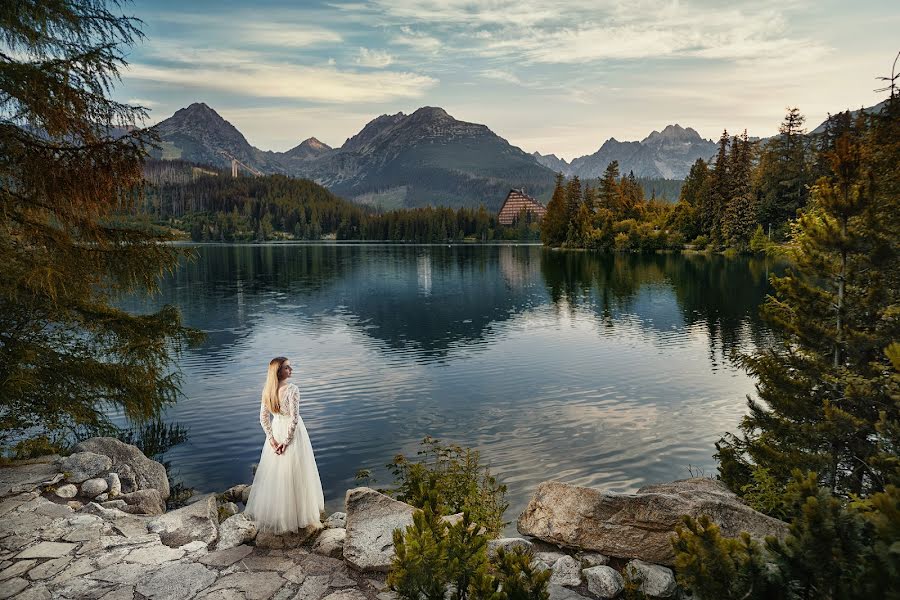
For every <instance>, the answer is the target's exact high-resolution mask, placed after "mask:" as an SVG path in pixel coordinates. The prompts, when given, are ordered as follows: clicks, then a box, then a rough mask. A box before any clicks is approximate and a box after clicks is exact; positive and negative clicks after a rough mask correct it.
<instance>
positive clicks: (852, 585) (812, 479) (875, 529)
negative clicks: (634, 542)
mask: <svg viewBox="0 0 900 600" xmlns="http://www.w3.org/2000/svg"><path fill="white" fill-rule="evenodd" d="M794 475H795V477H796V478H795V479H794V480H793V481H792V482H791V483H790V484H789V485H788V487H787V490H786V493H785V502H786V504H787V505H788V506H789V510H790V512H791V516H792V522H791V525H790V528H789V532H788V535H787V536H786V537H785V538H784V539H783V540H778V539H776V538H768V539H767V540H766V542H765V544H760V543H759V542H756V541H754V540H752V539H750V536H749V535H747V534H746V533H743V534H742V535H741V537H740V538H738V539H733V538H725V537H722V535H721V534H720V532H719V528H718V527H717V526H716V525H715V524H714V523H712V522H711V521H710V520H709V519H708V518H707V517H700V518H699V519H693V518H691V517H685V518H684V521H683V525H682V526H681V527H679V528H678V530H677V533H676V537H675V538H674V540H673V547H674V549H675V564H676V568H677V572H678V582H679V584H680V585H681V586H682V587H683V588H685V589H686V590H689V591H690V592H692V593H693V594H694V596H695V597H697V598H698V599H699V600H712V599H716V600H720V599H725V600H727V599H732V598H733V599H747V600H765V599H770V598H771V599H776V600H781V599H783V600H807V599H811V598H816V599H823V600H832V599H833V600H837V599H843V600H864V599H868V598H885V599H888V598H893V599H896V598H900V587H898V583H900V570H898V568H900V553H898V552H897V548H896V544H897V540H898V539H900V538H898V537H897V534H898V532H900V490H898V489H897V488H895V487H893V486H889V487H888V489H887V490H886V491H885V492H882V493H878V494H875V495H874V496H872V497H871V498H870V499H869V500H867V501H864V502H856V503H847V502H843V501H842V500H841V499H840V498H837V497H835V496H834V495H832V493H831V491H830V490H828V489H826V488H822V487H818V485H817V482H816V479H817V478H816V475H815V474H809V475H807V476H801V475H800V472H799V471H795V473H794ZM892 546H893V549H892Z"/></svg>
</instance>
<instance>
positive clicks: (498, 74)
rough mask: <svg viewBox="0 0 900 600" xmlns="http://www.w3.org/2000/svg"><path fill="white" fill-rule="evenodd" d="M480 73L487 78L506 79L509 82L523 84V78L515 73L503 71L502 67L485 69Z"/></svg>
mask: <svg viewBox="0 0 900 600" xmlns="http://www.w3.org/2000/svg"><path fill="white" fill-rule="evenodd" d="M479 75H480V76H482V77H484V78H486V79H495V80H497V81H505V82H507V83H514V84H516V85H523V82H522V80H521V79H519V78H518V77H516V75H515V74H514V73H510V72H508V71H503V70H501V69H485V70H483V71H481V72H480V73H479Z"/></svg>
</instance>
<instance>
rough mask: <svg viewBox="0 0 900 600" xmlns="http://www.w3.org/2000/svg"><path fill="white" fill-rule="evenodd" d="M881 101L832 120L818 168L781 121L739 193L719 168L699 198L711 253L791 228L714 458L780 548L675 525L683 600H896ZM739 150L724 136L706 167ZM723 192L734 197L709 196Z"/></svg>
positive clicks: (896, 425)
mask: <svg viewBox="0 0 900 600" xmlns="http://www.w3.org/2000/svg"><path fill="white" fill-rule="evenodd" d="M890 89H891V92H892V94H891V98H890V100H889V101H888V102H887V104H886V106H885V108H884V109H883V110H882V111H881V112H880V113H879V114H874V115H865V114H862V115H859V116H857V117H855V118H853V117H851V116H850V115H848V114H845V115H838V116H837V117H835V118H832V119H829V125H828V128H827V129H826V133H825V135H824V136H822V138H819V139H818V141H817V142H816V143H817V144H818V153H817V154H814V155H808V154H806V152H807V150H806V149H804V148H806V147H807V144H806V143H805V142H803V140H802V139H801V138H799V136H795V135H794V133H793V132H796V131H797V127H798V123H800V122H802V120H801V119H800V118H799V117H798V115H797V114H796V112H795V111H791V112H790V113H789V114H788V118H787V119H786V120H785V124H784V126H783V127H782V135H781V136H780V138H779V139H777V140H775V141H773V142H772V143H770V144H769V145H768V146H767V147H766V148H764V149H763V150H762V151H761V157H760V160H759V162H758V164H757V165H756V167H755V170H754V173H753V176H752V177H751V179H750V182H749V184H748V183H747V181H746V179H744V180H743V181H740V179H741V178H742V177H745V174H744V173H743V172H742V171H741V168H740V166H739V165H740V162H739V161H737V160H734V161H733V162H732V161H728V159H727V158H726V159H724V160H725V161H726V162H727V163H728V164H731V165H733V166H732V167H731V168H730V169H724V170H722V169H718V172H717V169H716V168H713V169H712V170H710V171H709V172H707V174H706V175H705V177H706V179H705V180H703V181H707V182H710V185H709V186H708V187H709V192H708V193H706V192H703V191H702V188H703V187H704V186H706V183H703V184H701V185H700V186H695V189H696V188H697V187H699V188H700V189H701V191H700V192H698V193H697V195H696V196H694V197H695V198H700V199H702V201H700V202H698V204H697V208H698V213H699V215H700V216H701V217H702V218H703V219H704V224H703V226H704V227H707V228H709V229H706V230H705V232H708V233H709V234H710V235H712V236H716V235H719V236H721V238H720V239H722V240H729V239H734V238H733V236H734V235H736V234H735V233H734V232H735V231H738V232H746V231H747V230H748V229H749V225H747V224H744V223H743V219H744V218H745V217H747V215H752V216H755V217H756V221H754V223H755V224H756V225H757V226H759V225H761V224H762V223H763V222H764V221H760V219H766V220H771V222H773V224H774V227H775V228H784V222H785V221H789V220H790V219H791V218H792V217H793V216H794V215H795V214H798V215H799V216H798V217H797V218H796V220H793V221H789V222H790V238H789V239H790V244H789V245H788V246H787V248H786V252H787V254H788V255H789V257H790V259H791V267H790V268H789V269H788V270H787V272H786V273H785V275H784V276H782V277H773V278H772V279H771V282H772V285H773V287H774V293H773V295H772V296H770V297H769V299H768V300H767V301H766V303H765V304H764V306H763V310H762V314H763V316H764V317H765V318H766V320H767V322H768V325H769V326H770V327H771V330H772V334H773V336H774V343H772V344H768V345H766V346H765V347H761V348H760V349H759V350H757V351H756V352H754V353H753V354H751V355H749V356H745V357H744V358H743V360H744V362H745V365H746V368H747V369H748V371H749V372H750V373H751V374H752V375H754V376H755V377H756V379H757V387H756V394H755V397H751V398H748V403H749V412H748V414H747V415H746V416H745V417H744V418H743V419H742V421H741V424H740V432H739V433H737V434H728V435H726V436H725V437H724V438H723V439H721V440H720V441H719V443H718V444H717V445H716V448H717V454H716V457H717V458H718V460H719V478H720V479H721V480H722V481H723V482H724V483H725V484H726V485H728V486H729V487H730V488H731V489H732V490H733V491H735V492H736V493H738V494H739V495H741V496H743V498H744V500H745V501H746V502H747V503H748V504H750V505H751V506H753V507H754V508H756V509H757V510H760V511H762V512H765V513H767V514H769V515H771V516H773V517H776V518H779V519H783V520H785V521H787V522H788V523H789V524H790V529H789V535H787V536H786V537H785V538H784V539H769V540H766V542H765V543H764V544H763V543H759V542H757V541H754V540H751V539H750V538H749V536H747V537H745V538H741V539H729V538H724V537H722V536H721V534H720V532H719V529H718V528H717V527H716V525H715V524H713V523H712V522H711V521H709V520H708V519H705V518H701V519H699V520H694V519H690V518H686V519H685V522H684V527H683V528H682V529H681V530H680V532H679V535H678V538H677V540H676V541H675V551H676V565H677V566H678V568H679V579H680V581H681V583H682V584H683V585H684V586H685V587H687V588H689V589H690V591H692V592H693V595H694V597H698V598H719V599H737V598H741V599H747V600H755V599H759V600H762V599H769V598H775V599H783V600H794V599H808V598H823V599H838V598H841V599H848V600H853V599H860V600H862V599H868V598H895V599H896V598H900V552H898V543H897V540H898V539H900V487H898V486H900V343H898V342H897V339H898V338H900V320H898V318H897V315H898V311H897V307H898V306H900V248H898V239H900V235H898V234H900V180H898V172H900V169H898V165H900V98H898V97H897V94H896V89H895V88H893V87H891V88H890ZM728 145H731V154H729V153H727V152H726V150H727V147H728ZM735 145H736V146H737V147H736V148H735ZM746 147H747V146H745V141H744V140H743V139H740V140H738V141H737V142H735V141H734V140H731V141H730V143H726V140H725V138H724V136H723V141H722V144H721V145H720V156H719V158H718V159H717V163H722V162H723V158H722V157H723V156H726V157H730V156H732V155H733V154H738V156H741V154H742V153H744V152H745V151H746V150H745V148H746ZM741 160H745V161H746V159H745V158H743V157H742V158H741ZM748 162H749V161H748ZM745 164H746V163H745ZM695 175H696V174H695ZM813 177H815V178H816V179H815V183H814V184H813V185H808V183H807V182H808V181H810V178H813ZM723 178H725V179H726V180H729V181H730V185H731V186H732V187H731V188H730V189H732V190H736V193H733V194H732V195H730V196H729V195H725V194H723V193H722V192H721V190H722V189H729V188H726V187H722V181H723ZM700 180H701V179H700V178H699V177H694V178H693V180H692V183H697V182H699V181H700ZM741 186H743V187H741ZM685 187H686V188H687V187H688V186H687V184H686V185H685ZM748 189H749V193H747V190H748ZM747 204H749V209H748V206H747ZM745 213H746V214H745ZM747 218H748V221H749V217H747ZM735 223H736V224H737V226H736V225H735Z"/></svg>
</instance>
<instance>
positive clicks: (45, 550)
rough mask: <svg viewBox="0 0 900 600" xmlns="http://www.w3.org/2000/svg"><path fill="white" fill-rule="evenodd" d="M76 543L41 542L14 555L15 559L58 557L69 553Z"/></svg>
mask: <svg viewBox="0 0 900 600" xmlns="http://www.w3.org/2000/svg"><path fill="white" fill-rule="evenodd" d="M76 546H78V544H69V543H66V542H41V543H39V544H35V545H34V546H31V547H30V548H26V549H25V550H23V551H22V552H20V553H19V554H17V555H16V559H17V560H22V559H25V558H59V557H60V556H65V555H67V554H69V553H70V552H71V551H72V550H74V549H75V547H76Z"/></svg>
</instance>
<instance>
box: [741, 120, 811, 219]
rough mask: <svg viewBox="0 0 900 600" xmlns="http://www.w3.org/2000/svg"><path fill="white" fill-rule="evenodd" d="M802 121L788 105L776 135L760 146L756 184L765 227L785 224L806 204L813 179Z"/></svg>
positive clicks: (760, 214)
mask: <svg viewBox="0 0 900 600" xmlns="http://www.w3.org/2000/svg"><path fill="white" fill-rule="evenodd" d="M804 120H805V119H804V117H803V115H801V114H800V111H799V110H798V109H797V108H796V107H795V108H789V109H788V112H787V114H786V115H785V117H784V121H783V122H782V124H781V126H780V127H779V128H778V135H777V136H775V137H774V138H772V139H771V140H770V141H769V142H768V143H767V144H766V145H765V147H764V148H763V151H762V155H761V157H760V165H759V172H758V175H757V179H758V184H757V185H758V188H759V194H760V207H759V222H760V223H762V224H763V225H764V226H766V227H768V226H770V225H772V226H776V227H777V226H779V225H781V224H784V223H787V222H788V221H789V220H790V219H793V218H794V217H796V215H797V210H798V209H800V208H802V207H803V206H805V204H806V200H807V197H808V195H809V186H810V185H811V184H812V183H813V180H812V178H811V174H810V170H809V154H810V152H809V147H808V146H809V142H808V140H807V138H806V137H805V135H804V134H805V133H806V130H805V129H804V128H803V122H804ZM826 153H827V147H826Z"/></svg>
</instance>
